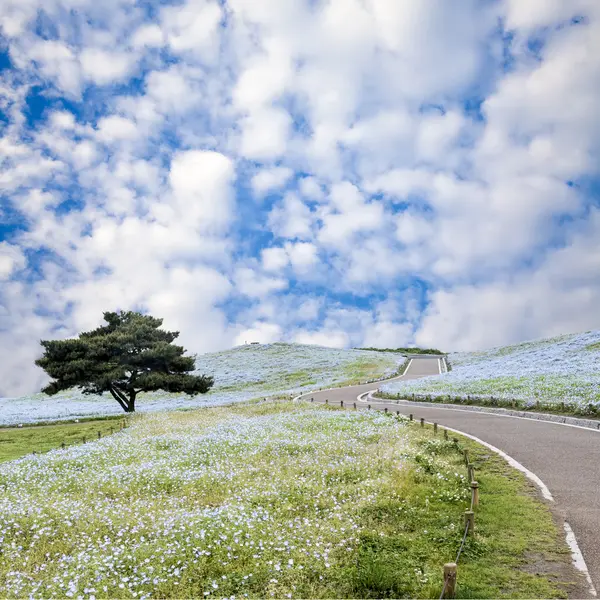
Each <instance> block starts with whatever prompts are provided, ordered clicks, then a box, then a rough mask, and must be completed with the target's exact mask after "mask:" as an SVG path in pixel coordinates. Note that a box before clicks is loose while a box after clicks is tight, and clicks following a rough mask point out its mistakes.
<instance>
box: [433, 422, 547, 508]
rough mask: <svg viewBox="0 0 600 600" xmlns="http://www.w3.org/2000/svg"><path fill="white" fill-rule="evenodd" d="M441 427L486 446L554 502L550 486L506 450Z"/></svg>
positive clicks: (469, 435)
mask: <svg viewBox="0 0 600 600" xmlns="http://www.w3.org/2000/svg"><path fill="white" fill-rule="evenodd" d="M441 427H443V428H444V429H447V430H448V431H453V432H454V433H458V434H459V435H463V436H465V437H466V438H469V439H471V440H473V441H474V442H477V443H478V444H481V445H482V446H485V447H486V448H487V449H488V450H491V451H492V452H495V453H496V454H498V455H499V456H501V457H502V458H503V459H504V460H505V461H506V462H507V463H508V464H509V465H510V466H511V467H513V468H514V469H517V471H521V473H523V474H524V475H525V477H527V479H529V480H531V481H533V483H535V484H536V485H537V486H538V487H539V488H540V492H541V493H542V496H543V497H544V498H545V499H546V500H548V501H549V502H554V497H553V496H552V493H551V492H550V490H549V489H548V486H547V485H546V484H545V483H544V482H543V481H542V480H541V479H540V478H539V477H538V476H537V475H536V474H535V473H533V472H532V471H530V470H529V469H528V468H527V467H525V466H523V465H522V464H521V463H520V462H519V461H518V460H516V459H515V458H513V457H512V456H510V455H509V454H506V452H504V450H500V448H496V446H492V444H490V443H488V442H485V441H484V440H482V439H480V438H478V437H476V436H474V435H471V434H470V433H465V432H464V431H460V430H458V429H453V428H452V427H446V426H445V425H441Z"/></svg>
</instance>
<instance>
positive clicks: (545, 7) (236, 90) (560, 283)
mask: <svg viewBox="0 0 600 600" xmlns="http://www.w3.org/2000/svg"><path fill="white" fill-rule="evenodd" d="M599 7H600V5H599V3H598V2H597V1H596V0H572V1H566V0H528V1H526V2H525V1H520V0H499V1H497V2H479V1H478V0H465V1H464V2H461V3H459V4H451V3H448V2H447V1H446V0H422V1H421V2H413V1H411V0H330V1H328V2H321V3H315V2H311V1H309V0H280V1H278V2H272V1H271V0H226V1H223V2H221V1H217V0H185V1H183V2H167V3H164V4H163V5H161V6H160V7H159V8H158V9H156V10H153V11H149V10H147V8H148V6H147V3H146V4H144V3H141V4H140V3H137V4H136V3H134V4H132V3H131V2H129V1H128V0H106V2H94V1H93V0H76V1H75V0H60V1H59V0H52V1H46V0H27V1H23V0H5V1H4V2H2V3H0V29H1V32H2V35H3V36H4V39H5V40H6V41H5V43H6V47H7V50H8V56H9V60H10V65H11V67H12V68H9V69H3V70H2V71H0V111H1V112H2V114H3V115H5V120H6V126H5V127H3V129H2V132H1V133H0V153H1V154H2V157H3V158H2V169H1V171H0V190H1V193H2V196H3V198H5V199H6V203H5V204H4V205H2V207H1V208H0V217H1V218H2V219H3V222H6V223H8V224H9V227H8V229H7V228H6V227H5V228H4V229H3V231H8V233H7V234H6V235H7V237H6V240H4V241H2V242H0V278H2V279H3V282H4V284H3V285H2V286H1V288H0V306H1V307H2V308H1V313H0V315H1V316H2V324H1V333H0V338H1V339H0V348H4V349H5V348H11V347H13V346H14V347H15V348H17V347H18V352H17V351H16V350H15V351H14V352H11V351H10V350H9V351H6V350H3V351H2V352H0V363H1V364H4V365H7V366H6V368H2V370H1V371H0V373H2V374H3V378H2V383H1V384H0V394H8V393H11V394H12V393H22V392H29V391H33V390H34V389H35V387H36V386H38V385H39V383H40V381H42V379H43V377H42V376H41V374H40V372H39V371H38V370H36V369H34V368H33V366H32V362H33V359H34V358H35V356H36V353H37V352H38V349H39V346H38V340H39V339H40V338H41V337H55V336H56V337H58V336H66V335H74V334H76V333H77V332H78V331H80V330H81V329H85V328H88V327H92V326H95V325H97V323H98V320H99V318H100V313H101V312H102V311H103V310H107V309H115V308H141V309H143V310H149V311H151V312H155V313H156V314H159V315H160V316H164V317H165V324H166V325H167V326H169V327H173V328H177V329H181V331H182V336H184V342H185V344H186V345H188V346H189V347H190V349H191V350H193V351H203V350H210V349H217V348H222V347H226V346H227V345H230V344H232V343H233V342H236V341H237V342H243V341H274V340H278V339H287V340H297V341H303V342H312V343H323V344H327V345H337V346H344V345H363V344H367V345H383V346H393V345H404V344H407V343H411V342H413V341H416V342H418V343H421V344H424V345H428V346H436V345H437V346H441V347H443V348H445V349H452V348H471V347H482V346H485V345H490V344H496V343H503V342H511V341H515V340H518V339H523V338H525V337H535V336H541V335H545V334H552V333H556V332H559V331H567V330H574V329H582V328H588V329H589V328H592V327H600V317H599V316H598V312H597V310H596V306H597V303H598V298H599V297H600V281H599V279H598V272H599V265H598V260H597V258H596V257H597V256H599V255H600V249H599V243H598V241H597V240H598V239H600V227H599V225H598V218H597V216H596V212H595V210H596V209H595V208H594V206H597V198H598V190H597V181H598V178H599V177H600V173H599V171H598V165H599V164H600V160H599V159H600V144H599V140H600V113H599V112H598V106H599V105H600V45H599V44H600V41H599V40H600V8H599ZM42 10H43V18H42V17H41V16H40V15H42ZM67 17H68V18H67ZM13 225H14V227H13ZM28 261H29V262H28ZM407 290H408V291H407ZM415 290H421V291H419V292H417V291H415ZM382 298H383V299H384V300H383V301H382V300H381V299H382ZM359 306H360V308H359ZM250 338H252V339H250ZM18 365H23V366H22V367H21V369H22V370H19V367H18ZM5 371H6V372H7V373H9V375H6V376H5ZM14 373H16V375H15V374H14Z"/></svg>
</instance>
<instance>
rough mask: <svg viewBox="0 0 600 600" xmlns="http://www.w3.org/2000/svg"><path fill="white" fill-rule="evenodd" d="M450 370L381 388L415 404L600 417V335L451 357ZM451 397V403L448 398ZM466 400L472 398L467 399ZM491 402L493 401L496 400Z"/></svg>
mask: <svg viewBox="0 0 600 600" xmlns="http://www.w3.org/2000/svg"><path fill="white" fill-rule="evenodd" d="M448 362H449V364H450V365H451V369H452V370H451V371H450V372H448V373H444V374H442V375H440V376H436V377H427V378H424V379H420V380H416V381H407V382H394V383H390V384H386V385H383V386H381V391H382V392H384V393H387V394H402V395H408V396H410V395H412V394H415V395H416V397H417V399H419V398H421V399H423V397H426V396H431V398H432V399H441V398H442V397H444V399H445V400H450V401H464V400H465V399H468V400H470V401H484V402H485V403H488V404H489V403H492V404H498V405H503V404H510V405H513V403H514V405H516V406H518V407H522V408H526V409H527V408H540V409H544V410H561V411H562V412H572V413H574V414H580V415H597V414H599V413H600V331H587V332H585V333H574V334H568V335H561V336H558V337H553V338H546V339H541V340H535V341H529V342H523V343H521V344H515V345H512V346H500V347H496V348H492V349H490V350H486V351H482V352H459V353H451V354H449V355H448ZM448 396H450V398H448ZM467 397H468V398H467ZM492 399H493V400H492Z"/></svg>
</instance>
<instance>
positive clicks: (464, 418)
mask: <svg viewBox="0 0 600 600" xmlns="http://www.w3.org/2000/svg"><path fill="white" fill-rule="evenodd" d="M438 373H439V363H438V360H437V359H435V358H416V359H413V361H412V362H411V364H410V366H409V368H408V370H407V372H406V373H405V375H403V376H401V377H399V378H395V379H398V380H407V379H417V378H419V377H425V376H427V375H437V374H438ZM376 386H377V384H373V383H371V384H365V385H358V386H352V387H346V388H338V389H333V390H325V391H320V392H314V393H310V394H304V395H303V396H302V397H304V398H306V397H314V400H315V402H325V399H328V400H329V402H330V403H332V404H333V403H339V402H340V400H343V401H344V404H346V405H348V404H350V405H352V403H353V402H356V398H357V396H358V395H359V394H363V393H365V392H368V391H372V390H374V388H376ZM357 404H358V406H362V407H363V408H366V404H364V403H358V402H357ZM372 406H373V408H379V409H381V410H382V409H383V408H384V407H386V406H387V407H388V409H390V410H394V411H397V410H399V411H400V412H401V413H402V414H406V415H408V414H409V413H413V414H414V416H415V418H421V417H423V418H425V420H426V421H429V422H437V423H439V424H440V425H442V426H446V427H449V428H453V429H457V430H459V431H462V432H465V433H468V434H470V435H473V436H476V437H478V438H480V439H481V440H483V441H485V442H488V443H489V444H492V445H493V446H496V448H499V449H500V450H502V451H503V452H505V453H506V454H508V455H510V456H512V457H513V458H514V459H515V460H517V461H519V462H520V463H521V464H522V465H523V466H524V467H526V468H527V469H529V470H530V471H532V472H533V473H535V474H536V475H537V476H538V477H539V478H540V479H541V480H542V481H543V482H544V483H545V484H546V486H547V487H548V488H549V490H550V492H551V494H552V496H553V497H554V500H555V504H554V505H553V508H554V509H555V510H556V514H557V515H558V516H559V517H562V519H563V520H564V521H566V522H568V523H569V524H570V526H571V527H572V529H573V531H574V532H575V536H576V538H577V541H578V543H579V547H580V549H581V552H582V554H583V557H584V559H585V562H586V564H587V567H588V570H589V576H590V577H591V580H592V582H593V584H594V586H595V588H596V589H600V431H594V430H591V429H582V428H577V427H569V426H565V425H560V424H558V423H551V422H548V421H536V420H532V419H523V418H517V417H510V416H501V415H494V414H490V413H483V412H473V411H466V410H460V409H458V408H457V409H447V408H437V407H426V406H422V405H419V403H412V402H411V403H408V402H403V403H402V402H401V403H399V404H396V403H395V402H386V401H383V400H382V401H379V402H378V403H377V404H376V405H375V404H374V403H373V404H372Z"/></svg>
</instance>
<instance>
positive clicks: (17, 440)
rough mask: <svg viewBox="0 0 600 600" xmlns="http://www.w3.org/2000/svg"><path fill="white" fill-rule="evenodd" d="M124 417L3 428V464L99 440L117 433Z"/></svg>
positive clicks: (0, 437)
mask: <svg viewBox="0 0 600 600" xmlns="http://www.w3.org/2000/svg"><path fill="white" fill-rule="evenodd" d="M123 422H124V418H123V417H118V418H116V417H115V418H110V419H92V420H89V421H83V422H79V423H58V424H53V425H29V426H24V427H3V428H0V463H1V462H5V461H7V460H14V459H15V458H19V457H20V456H24V455H26V454H31V453H32V452H34V451H35V452H37V453H42V452H47V451H48V450H54V449H55V448H59V447H60V446H61V444H63V443H64V444H65V445H66V446H71V445H73V444H81V443H83V438H84V437H85V438H86V441H88V442H89V441H93V440H94V439H98V432H100V435H101V436H102V437H104V436H106V435H110V434H111V433H112V432H114V431H118V430H119V429H120V427H121V423H123Z"/></svg>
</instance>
